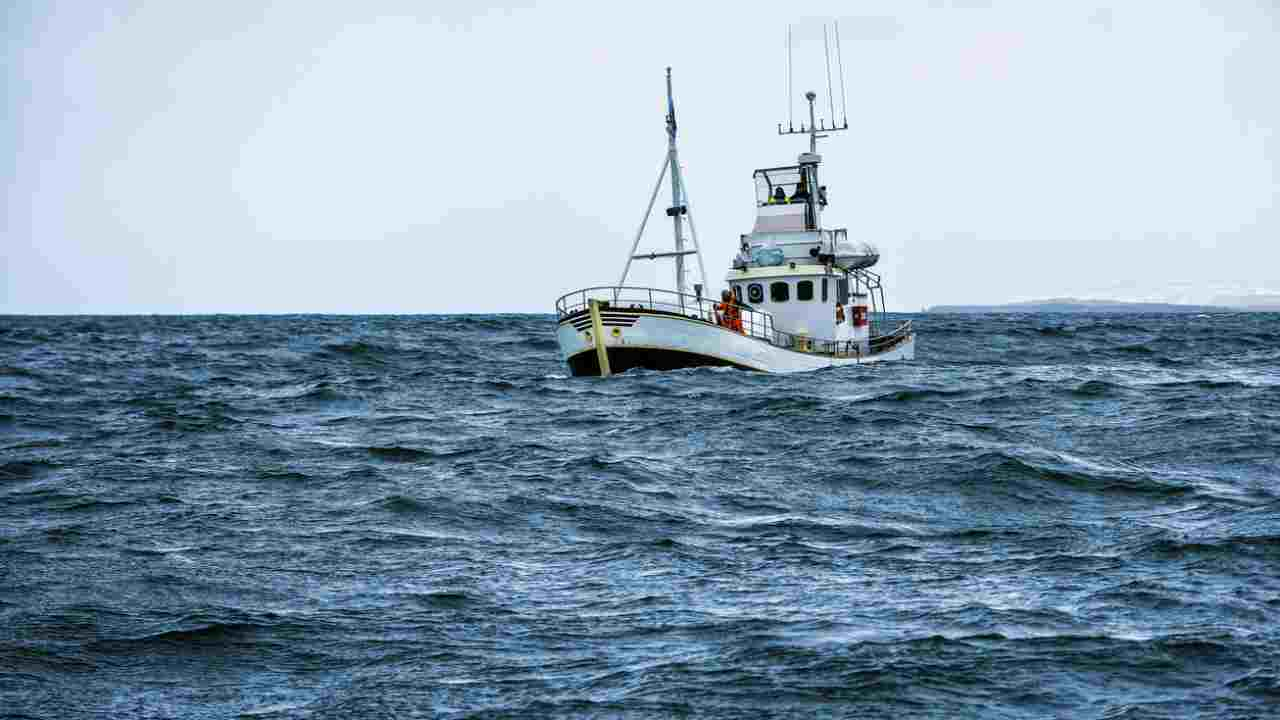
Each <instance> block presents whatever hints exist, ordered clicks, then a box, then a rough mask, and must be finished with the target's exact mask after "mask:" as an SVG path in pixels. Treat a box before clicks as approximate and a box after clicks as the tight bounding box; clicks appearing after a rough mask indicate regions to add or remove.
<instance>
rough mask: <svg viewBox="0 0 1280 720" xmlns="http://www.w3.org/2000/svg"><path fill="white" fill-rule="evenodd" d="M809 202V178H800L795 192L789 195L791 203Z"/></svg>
mask: <svg viewBox="0 0 1280 720" xmlns="http://www.w3.org/2000/svg"><path fill="white" fill-rule="evenodd" d="M808 201H809V178H807V177H806V176H804V175H801V176H800V182H799V183H797V184H796V191H795V192H794V193H792V195H791V202H793V203H800V202H808Z"/></svg>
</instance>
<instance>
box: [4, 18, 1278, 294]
mask: <svg viewBox="0 0 1280 720" xmlns="http://www.w3.org/2000/svg"><path fill="white" fill-rule="evenodd" d="M729 7H731V5H726V4H718V3H717V4H710V3H708V4H705V5H702V4H694V3H688V2H683V3H670V4H663V3H656V2H654V3H634V4H625V5H623V4H618V5H614V4H610V3H588V2H581V3H545V4H544V3H538V4H532V3H530V4H527V6H522V7H512V8H494V9H489V10H485V9H480V8H479V6H470V5H468V4H465V3H431V2H398V3H397V2H377V1H370V2H362V3H315V2H277V3H270V4H267V5H266V6H265V7H264V4H263V3H258V2H229V3H195V2H142V3H111V2H107V3H80V2H41V3H29V4H23V3H16V4H15V3H10V4H8V5H7V6H6V9H3V10H0V12H2V13H3V15H0V22H2V27H3V38H4V45H3V57H4V69H3V72H4V90H3V92H4V96H5V97H4V103H3V108H4V110H3V112H4V115H3V119H2V120H0V147H2V148H3V150H4V151H5V153H6V154H7V155H8V156H9V157H11V158H13V161H12V162H9V163H5V165H4V169H3V170H0V172H3V173H4V207H3V218H2V219H0V249H2V251H3V256H2V257H3V266H2V267H0V271H2V273H3V275H2V277H0V281H2V283H3V285H2V286H0V312H8V313H121V312H126V313H151V312H157V313H199V312H338V313H363V312H404V313H430V312H490V311H533V312H546V311H550V309H551V307H552V303H553V301H554V299H555V298H556V297H557V296H558V295H560V294H561V293H564V292H567V291H569V290H573V289H576V288H578V287H582V286H586V285H595V284H609V283H612V282H614V281H615V280H616V278H617V275H618V273H619V271H620V270H621V264H622V260H623V257H624V255H625V253H626V251H627V249H628V247H629V245H630V241H631V236H632V234H633V233H634V232H635V228H636V225H637V224H638V222H639V220H640V213H641V211H642V210H643V207H644V202H645V201H646V200H647V195H648V192H649V189H650V188H651V186H652V183H653V181H654V179H655V176H656V173H657V171H658V168H659V166H660V164H661V161H662V159H663V153H664V151H665V135H664V130H663V124H662V121H663V112H664V107H663V101H664V87H663V71H664V68H665V67H666V66H667V65H671V66H673V68H674V75H675V85H676V103H677V112H678V115H679V120H680V142H681V154H682V160H683V163H684V166H685V172H686V175H687V178H688V182H689V187H690V191H691V195H692V200H693V204H694V208H695V211H696V216H697V224H698V230H699V235H700V237H701V240H702V244H703V248H704V253H705V258H706V262H707V270H708V273H709V275H710V276H711V277H710V282H711V284H712V285H713V286H719V285H720V284H721V279H722V277H723V274H724V271H725V269H726V268H727V266H728V263H729V260H730V257H731V255H732V254H733V252H734V250H735V248H736V245H737V238H738V235H739V234H740V233H743V232H746V231H748V230H749V229H750V225H751V222H752V213H753V209H752V185H751V170H752V169H753V168H756V167H769V166H775V165H781V164H788V163H790V162H792V161H793V160H794V158H795V155H796V153H798V152H799V151H801V150H802V149H804V147H805V143H804V141H803V140H802V139H799V138H779V137H777V136H776V135H775V134H774V127H775V124H776V123H777V122H778V121H780V120H783V121H785V119H786V117H785V114H786V108H785V104H784V84H783V83H784V76H785V70H784V58H785V51H784V33H785V27H786V24H787V23H788V22H797V23H801V27H800V30H799V32H801V33H802V34H803V33H804V32H809V33H811V34H812V33H813V31H814V30H816V31H817V33H818V34H817V35H816V37H818V38H820V23H821V21H822V19H824V18H837V19H839V21H840V26H841V30H842V33H843V50H844V63H845V74H846V84H847V87H848V105H849V123H850V126H851V130H850V131H849V132H847V133H842V134H838V135H835V136H833V137H832V138H830V139H829V140H826V141H824V142H823V144H822V146H821V148H820V150H821V152H822V153H823V156H824V158H825V160H826V162H825V164H824V170H823V172H824V180H825V182H826V184H827V185H829V186H830V189H831V201H832V206H831V208H830V209H829V211H828V213H827V215H826V218H825V219H826V220H827V222H828V224H832V225H836V226H841V225H843V226H847V227H848V228H849V229H850V233H851V235H853V236H855V237H858V238H861V239H866V240H869V241H871V242H873V243H875V244H876V245H878V246H879V247H880V249H881V250H882V252H883V253H884V260H883V261H882V263H881V266H880V267H879V270H880V271H881V272H882V273H883V274H884V276H885V280H886V284H887V286H888V293H889V302H890V306H891V308H894V309H908V310H917V309H919V308H920V307H921V306H923V305H928V304H935V303H959V302H1000V301H1007V300H1019V299H1030V298H1037V297H1053V296H1063V295H1076V296H1108V297H1113V298H1119V299H1141V298H1151V299H1163V300H1178V299H1181V300H1190V301H1204V300H1208V299H1210V298H1211V297H1212V296H1213V295H1215V294H1219V293H1240V292H1248V291H1250V290H1271V291H1276V290H1278V289H1280V269H1278V268H1280V201H1278V198H1280V138H1277V135H1276V131H1277V127H1278V126H1280V93H1278V92H1277V91H1276V87H1277V73H1278V71H1280V9H1278V7H1277V5H1276V4H1275V3H1274V2H1232V1H1230V0H1226V1H1223V2H1212V3H1209V2H1205V3H1198V2H1185V1H1183V0H1160V1H1150V2H1145V1H1134V2H1123V3H1079V2H1056V3H1050V2H1008V3H1003V2H992V3H983V2H946V1H942V0H938V1H935V2H918V3H912V2H899V1H893V2H859V3H849V2H836V3H826V4H824V3H820V2H813V3H804V4H803V5H802V6H798V5H796V4H794V3H777V2H770V3H763V4H759V5H745V4H734V5H732V7H733V8H734V9H733V10H728V9H727V8H729ZM798 7H803V11H804V13H805V16H804V17H798V16H796V15H794V14H793V13H794V12H797V8H798ZM819 42H820V40H819ZM806 50H809V51H811V50H812V46H811V45H810V46H804V47H800V48H799V49H798V55H797V60H798V62H797V73H796V80H797V82H796V84H797V88H796V90H797V92H799V91H801V90H803V89H806V88H809V87H812V88H813V89H815V90H819V91H820V95H821V96H822V99H821V102H823V103H825V76H824V74H823V72H822V71H821V70H820V66H819V65H817V64H816V63H813V62H809V63H808V65H807V66H806V65H805V62H807V61H806V60H805V57H806V56H805V55H804V53H805V52H806ZM809 57H812V56H809ZM836 93H837V95H838V93H839V90H838V88H837V90H836ZM797 111H799V107H797ZM661 207H664V205H662V204H661V203H660V207H659V212H661ZM659 217H661V218H662V220H666V218H665V216H661V215H659ZM669 232H670V230H669V224H668V223H666V222H658V223H655V225H654V227H653V228H652V230H651V231H650V233H648V234H647V236H648V239H647V240H646V243H645V244H646V246H654V247H656V246H660V245H663V244H667V243H669ZM668 267H669V266H668V265H662V266H661V270H662V272H661V273H660V274H654V273H653V272H652V270H647V269H646V268H640V269H639V273H638V275H637V276H636V277H635V280H636V281H637V282H641V283H644V282H657V283H660V284H662V285H663V286H669V285H670V279H669V272H668V270H667V268H668Z"/></svg>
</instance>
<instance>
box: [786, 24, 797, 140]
mask: <svg viewBox="0 0 1280 720" xmlns="http://www.w3.org/2000/svg"><path fill="white" fill-rule="evenodd" d="M795 128H796V108H795V101H794V100H792V99H791V25H790V24H788V25H787V129H788V130H795Z"/></svg>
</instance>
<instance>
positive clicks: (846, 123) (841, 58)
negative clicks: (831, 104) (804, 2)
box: [831, 20, 849, 127]
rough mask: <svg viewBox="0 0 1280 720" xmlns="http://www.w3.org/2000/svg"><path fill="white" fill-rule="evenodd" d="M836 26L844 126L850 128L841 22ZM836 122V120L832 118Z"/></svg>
mask: <svg viewBox="0 0 1280 720" xmlns="http://www.w3.org/2000/svg"><path fill="white" fill-rule="evenodd" d="M835 25H836V63H837V64H839V66H840V111H841V112H842V113H844V126H845V127H849V104H848V103H847V102H846V101H845V98H844V55H842V54H841V53H840V21H839V20H836V21H835ZM831 122H835V118H831Z"/></svg>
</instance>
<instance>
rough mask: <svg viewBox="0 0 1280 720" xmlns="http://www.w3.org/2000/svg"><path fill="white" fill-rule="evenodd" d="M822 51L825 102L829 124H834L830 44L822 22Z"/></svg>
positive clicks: (834, 109) (834, 107) (825, 27)
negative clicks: (825, 59) (825, 91)
mask: <svg viewBox="0 0 1280 720" xmlns="http://www.w3.org/2000/svg"><path fill="white" fill-rule="evenodd" d="M822 53H823V55H825V56H826V58H827V102H828V103H829V105H830V107H831V124H832V126H834V125H835V124H836V99H835V93H833V92H831V46H830V45H829V44H828V43H827V24H826V23H822Z"/></svg>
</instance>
